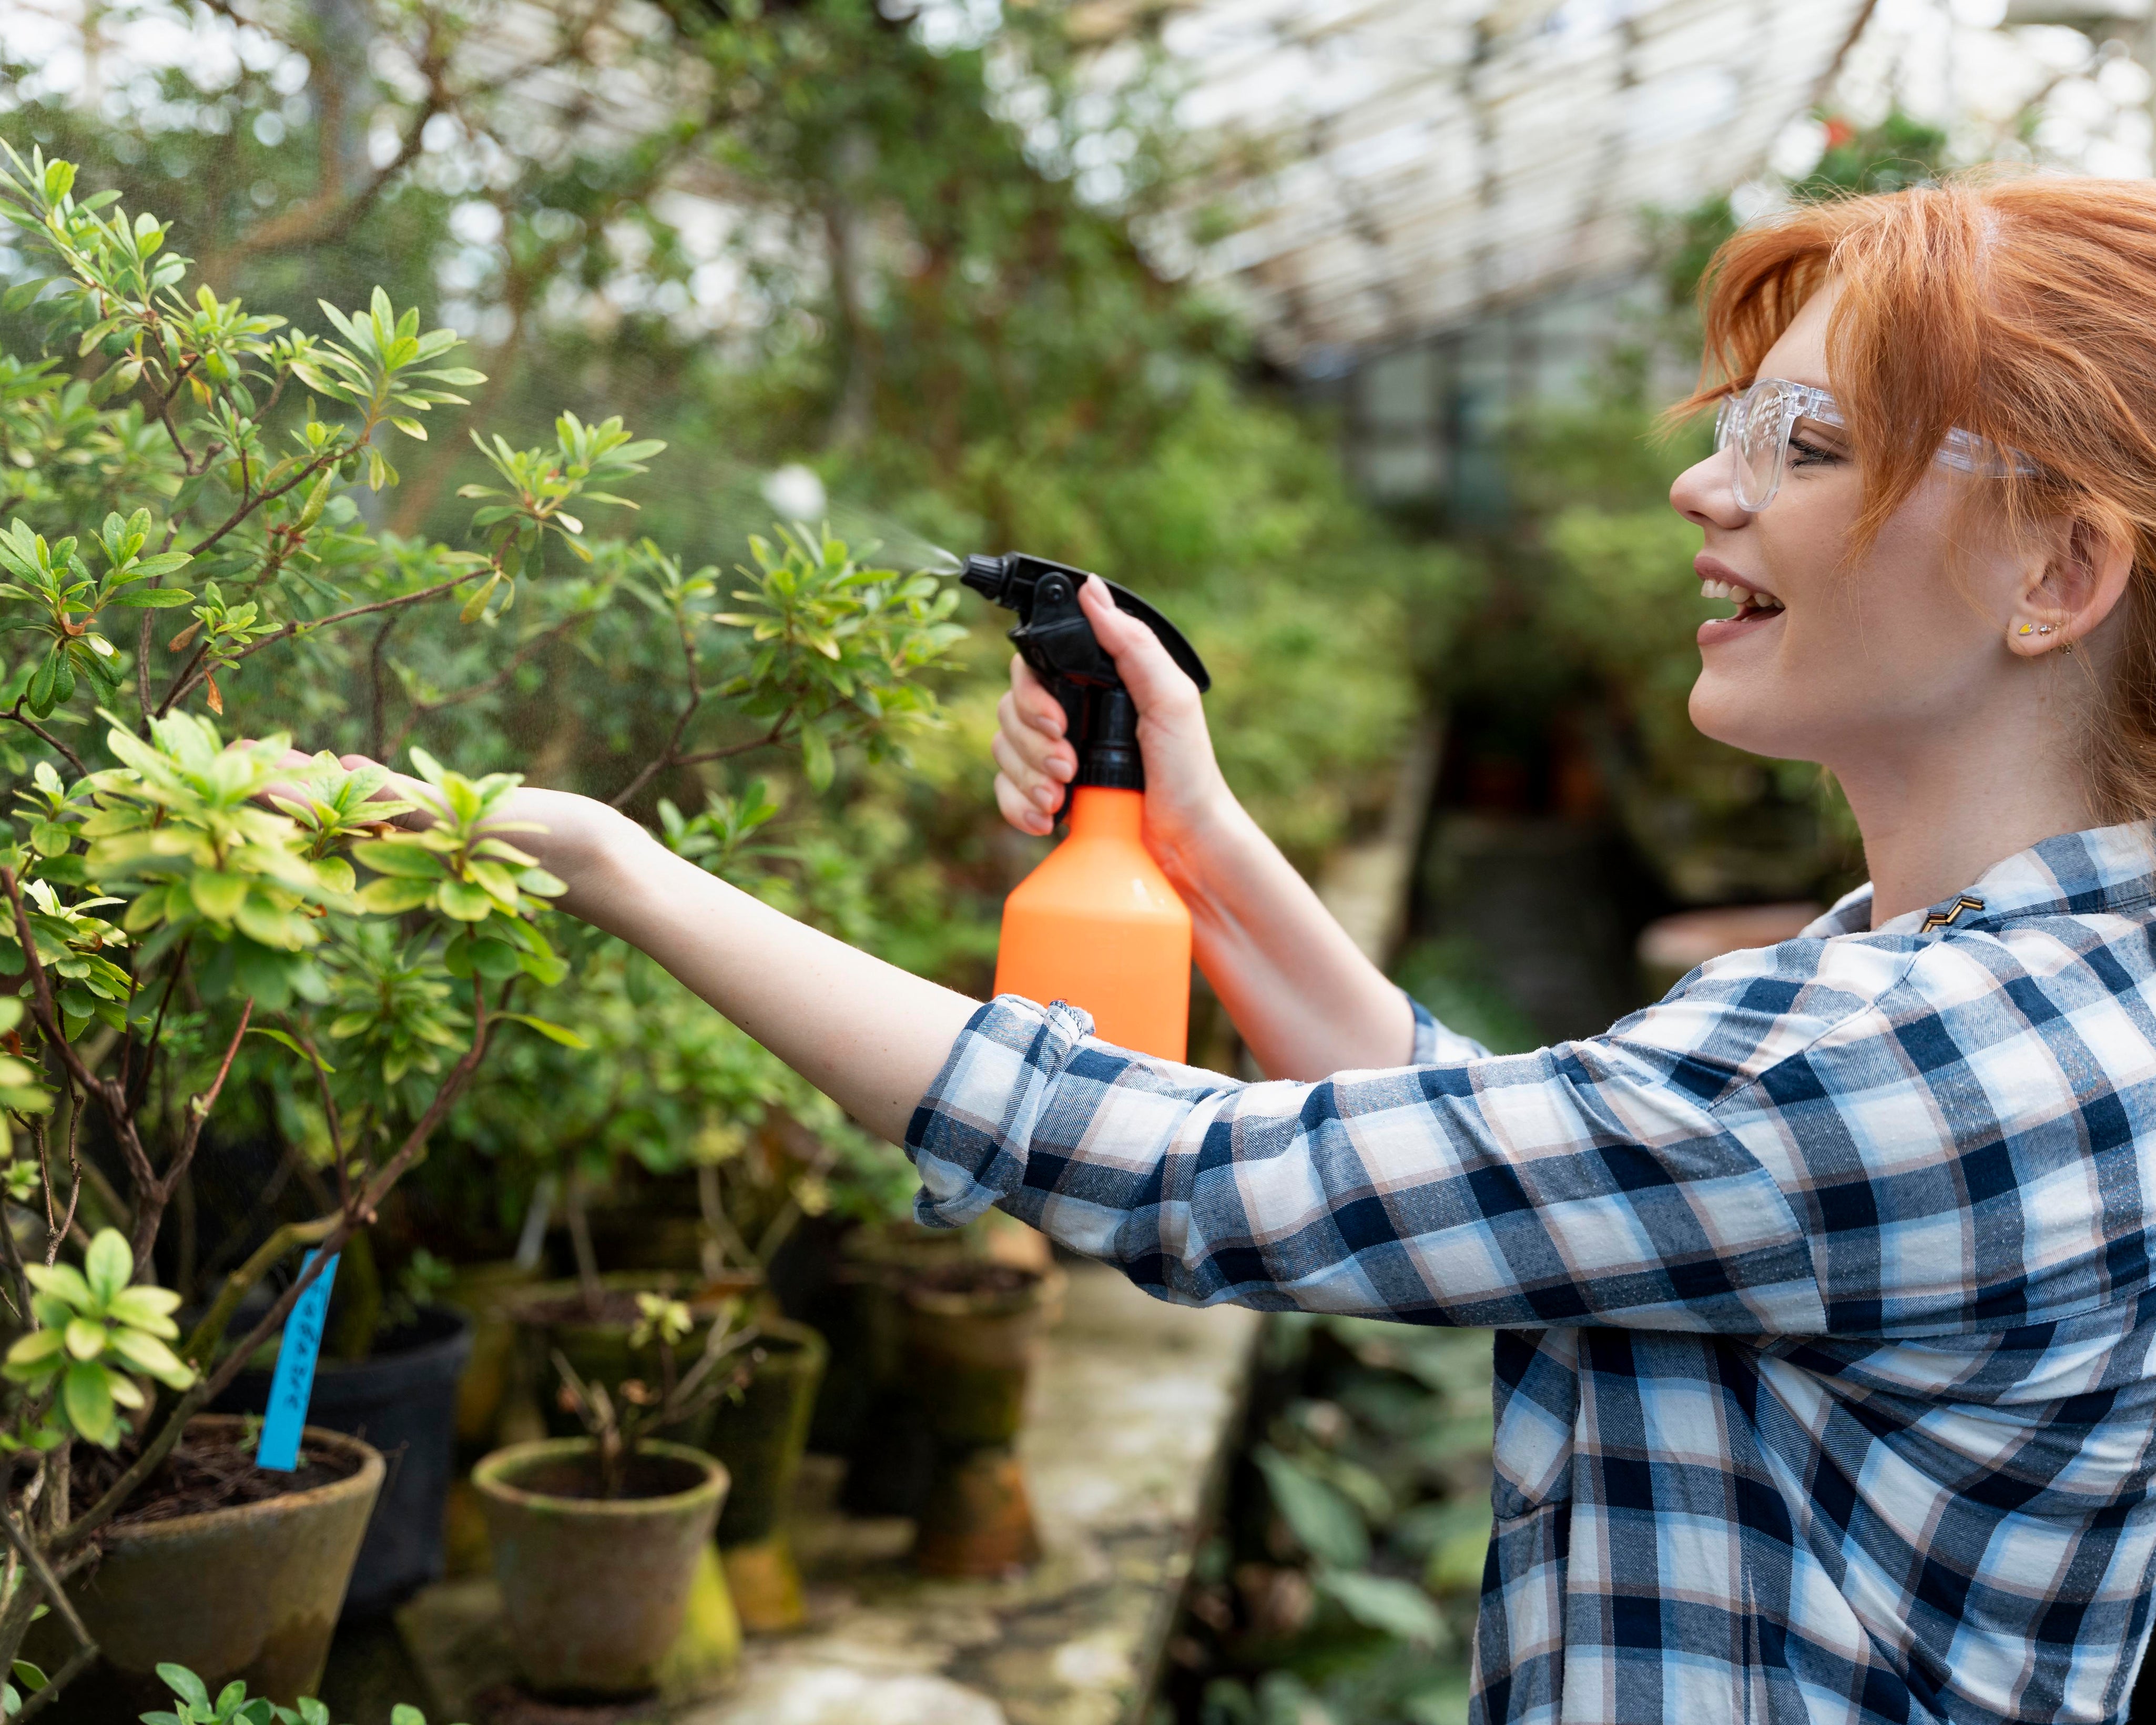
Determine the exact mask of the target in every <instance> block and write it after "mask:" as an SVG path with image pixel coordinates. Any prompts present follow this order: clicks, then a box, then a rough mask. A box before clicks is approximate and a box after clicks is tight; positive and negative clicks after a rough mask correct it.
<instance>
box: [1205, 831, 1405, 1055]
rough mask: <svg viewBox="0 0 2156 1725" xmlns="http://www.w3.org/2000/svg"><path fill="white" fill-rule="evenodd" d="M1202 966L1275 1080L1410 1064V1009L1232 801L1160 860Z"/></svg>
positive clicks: (1271, 844) (1394, 988)
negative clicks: (1192, 840)
mask: <svg viewBox="0 0 2156 1725" xmlns="http://www.w3.org/2000/svg"><path fill="white" fill-rule="evenodd" d="M1163 867H1164V868H1165V869H1166V870H1167V872H1168V875H1169V876H1170V878H1172V879H1173V880H1174V882H1175V885H1176V886H1177V889H1178V891H1180V892H1181V893H1182V895H1183V900H1184V901H1185V902H1186V903H1187V904H1188V906H1189V907H1190V916H1191V939H1192V945H1193V951H1194V953H1195V955H1196V957H1197V960H1198V968H1199V969H1200V970H1202V971H1204V973H1205V978H1206V980H1207V981H1208V982H1209V983H1212V985H1213V990H1214V993H1216V994H1218V995H1219V997H1220V1000H1221V1004H1223V1005H1224V1006H1225V1007H1226V1008H1227V1009H1228V1015H1229V1017H1230V1018H1231V1019H1234V1020H1235V1028H1236V1029H1238V1030H1240V1032H1241V1033H1242V1036H1243V1040H1244V1041H1245V1043H1246V1044H1247V1045H1249V1047H1250V1052H1251V1054H1252V1055H1254V1056H1255V1058H1256V1060H1257V1062H1258V1064H1259V1065H1260V1067H1261V1068H1263V1069H1264V1070H1265V1075H1266V1076H1268V1077H1271V1078H1291V1079H1298V1080H1315V1079H1319V1078H1323V1077H1326V1076H1328V1075H1329V1074H1332V1073H1334V1072H1339V1071H1346V1070H1351V1069H1353V1068H1357V1067H1369V1066H1392V1065H1405V1064H1406V1063H1407V1062H1408V1060H1409V1059H1410V1058H1411V1057H1412V1055H1413V1051H1414V1011H1413V1009H1411V1008H1410V1007H1409V1005H1408V1003H1407V999H1406V997H1405V996H1404V995H1403V994H1402V993H1400V991H1399V988H1396V987H1394V984H1393V983H1391V982H1389V981H1388V980H1387V979H1386V978H1385V976H1384V974H1383V972H1381V971H1380V970H1378V968H1377V966H1376V965H1374V964H1373V963H1371V962H1370V961H1369V960H1368V958H1367V957H1364V956H1363V952H1362V951H1361V949H1360V948H1358V947H1357V946H1356V944H1355V942H1353V940H1351V939H1350V938H1349V937H1348V935H1347V930H1345V929H1344V928H1342V927H1341V926H1340V924H1339V922H1338V921H1337V919H1335V917H1334V916H1333V915H1332V912H1331V911H1327V909H1326V908H1325V906H1324V905H1323V904H1322V902H1320V901H1319V899H1318V896H1317V893H1315V892H1314V891H1312V890H1311V886H1310V883H1309V882H1308V881H1306V880H1304V879H1303V878H1302V876H1301V875H1299V874H1297V873H1296V870H1295V869H1294V867H1293V865H1291V864H1290V863H1289V861H1288V860H1287V859H1286V857H1284V856H1282V855H1281V853H1280V848H1279V847H1278V846H1277V845H1275V844H1274V843H1273V842H1272V840H1271V839H1268V838H1267V837H1266V836H1265V833H1264V831H1263V830H1262V829H1260V827H1259V826H1258V824H1257V823H1256V822H1255V821H1254V820H1252V819H1250V815H1249V814H1247V813H1246V812H1245V810H1244V809H1242V807H1241V806H1240V804H1239V803H1235V802H1234V801H1233V799H1232V798H1229V799H1228V800H1226V801H1225V802H1224V803H1223V805H1222V808H1221V811H1220V813H1219V816H1218V817H1217V818H1216V819H1214V821H1213V822H1212V823H1210V824H1209V828H1208V830H1207V832H1206V834H1205V836H1204V842H1202V843H1200V844H1194V845H1191V846H1190V847H1188V851H1187V852H1185V853H1183V854H1178V855H1174V856H1172V857H1168V858H1163Z"/></svg>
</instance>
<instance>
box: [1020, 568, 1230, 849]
mask: <svg viewBox="0 0 2156 1725" xmlns="http://www.w3.org/2000/svg"><path fill="white" fill-rule="evenodd" d="M1078 603H1080V604H1081V606H1083V607H1084V608H1085V611H1086V618H1087V620H1089V621H1090V622H1091V624H1092V625H1093V633H1094V634H1095V635H1096V636H1097V637H1098V638H1099V639H1100V643H1101V646H1102V648H1103V649H1106V652H1107V655H1108V656H1109V657H1110V658H1111V659H1112V660H1115V661H1116V670H1117V671H1118V672H1119V673H1120V674H1121V675H1122V680H1123V684H1124V686H1125V687H1126V688H1127V689H1128V690H1129V691H1130V693H1131V700H1132V702H1133V703H1134V704H1135V705H1136V706H1137V710H1138V749H1139V752H1140V753H1141V754H1142V756H1143V757H1144V759H1145V771H1146V803H1145V840H1146V846H1147V849H1148V850H1151V851H1152V853H1153V855H1154V856H1155V857H1156V858H1157V859H1158V860H1159V862H1160V864H1161V866H1162V867H1163V868H1164V869H1166V870H1168V874H1169V875H1171V876H1172V877H1177V878H1178V884H1181V881H1182V879H1183V877H1187V876H1188V875H1189V874H1191V873H1192V872H1193V871H1194V870H1195V869H1196V867H1197V865H1198V864H1199V860H1200V859H1201V858H1202V857H1203V855H1204V853H1205V850H1206V849H1207V847H1208V845H1209V844H1211V843H1213V842H1214V840H1215V839H1216V838H1217V835H1218V834H1219V833H1220V832H1221V831H1222V830H1223V829H1224V828H1225V827H1226V825H1227V824H1228V823H1229V816H1230V814H1231V813H1232V812H1233V811H1234V809H1235V796H1234V793H1232V792H1230V791H1229V788H1228V783H1227V781H1226V780H1225V779H1224V778H1222V777H1221V776H1220V767H1219V762H1217V761H1216V760H1214V757H1213V739H1212V737H1211V736H1210V735H1209V733H1208V732H1207V731H1206V728H1205V708H1204V704H1203V702H1202V701H1200V700H1199V694H1198V685H1196V684H1195V683H1193V682H1192V681H1191V680H1190V679H1189V678H1188V676H1186V675H1183V670H1182V669H1181V668H1180V667H1179V666H1178V665H1177V664H1176V662H1175V661H1174V660H1173V659H1171V658H1169V657H1168V649H1166V648H1165V647H1163V646H1162V645H1161V644H1160V638H1159V637H1158V635H1156V634H1153V632H1152V630H1151V629H1147V627H1146V626H1145V625H1144V624H1142V623H1140V622H1139V621H1138V620H1137V619H1136V618H1135V617H1128V616H1126V615H1125V614H1123V613H1122V612H1121V611H1119V610H1117V609H1116V602H1115V599H1114V598H1113V596H1112V595H1111V594H1110V593H1109V592H1108V588H1107V583H1106V582H1104V581H1102V580H1101V579H1100V578H1098V577H1097V576H1095V577H1090V578H1087V580H1086V584H1085V586H1084V587H1082V588H1080V589H1079V593H1078ZM996 719H997V726H998V728H997V732H996V736H995V740H994V742H993V744H992V745H991V747H992V749H993V752H994V755H995V757H996V766H997V768H998V771H997V773H996V806H997V807H998V808H999V809H1002V810H1003V814H1004V819H1005V820H1007V821H1009V823H1010V824H1012V825H1013V826H1014V827H1016V828H1017V829H1019V831H1020V832H1022V833H1031V834H1035V835H1036V836H1039V835H1045V834H1047V833H1049V832H1050V831H1051V830H1053V829H1054V825H1055V819H1054V816H1055V809H1056V808H1057V806H1058V805H1059V804H1060V803H1061V802H1062V801H1063V793H1064V788H1065V786H1066V785H1068V784H1069V783H1070V780H1071V779H1072V778H1074V777H1075V775H1076V773H1077V771H1078V756H1077V752H1076V751H1075V749H1074V748H1073V747H1072V746H1071V744H1070V741H1069V739H1068V738H1067V737H1065V736H1064V734H1063V733H1064V721H1063V708H1062V706H1061V704H1060V702H1059V701H1057V700H1056V699H1055V696H1053V695H1050V693H1049V692H1048V690H1047V688H1046V687H1045V685H1043V684H1042V683H1041V681H1040V680H1039V678H1038V677H1036V676H1035V675H1034V674H1033V672H1032V670H1030V668H1029V667H1028V665H1026V663H1025V661H1024V660H1022V659H1018V658H1014V659H1013V660H1011V686H1010V692H1009V694H1007V695H1005V696H1004V698H1003V701H1002V702H1001V703H1000V704H999V705H998V707H997V709H996Z"/></svg>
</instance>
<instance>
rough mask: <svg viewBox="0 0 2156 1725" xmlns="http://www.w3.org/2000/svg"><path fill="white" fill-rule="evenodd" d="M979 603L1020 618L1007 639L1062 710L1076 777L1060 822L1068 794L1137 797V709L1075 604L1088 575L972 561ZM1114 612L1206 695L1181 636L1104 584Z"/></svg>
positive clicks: (1040, 564) (1199, 665) (1023, 562)
mask: <svg viewBox="0 0 2156 1725" xmlns="http://www.w3.org/2000/svg"><path fill="white" fill-rule="evenodd" d="M1088 579H1089V576H1088V574H1087V572H1086V571H1085V570H1083V569H1075V568H1073V567H1070V565H1069V564H1067V563H1055V562H1050V561H1049V560H1048V559H1047V558H1045V557H1033V556H1029V554H1028V553H1026V552H1018V551H1014V552H1009V553H1007V554H1006V555H1004V556H1002V557H968V558H967V559H966V570H965V573H964V575H963V576H962V580H963V582H964V583H965V584H966V585H967V586H968V587H970V588H973V591H974V592H975V593H979V594H980V595H981V596H982V597H983V598H986V599H988V600H990V601H992V602H993V603H996V604H998V605H1001V606H1003V607H1004V608H1006V609H1007V610H1011V611H1015V612H1016V613H1017V614H1018V619H1019V620H1018V626H1017V627H1016V628H1015V629H1012V630H1011V631H1010V639H1011V642H1012V644H1013V645H1014V646H1015V647H1016V648H1017V649H1018V650H1019V657H1020V658H1022V659H1024V660H1025V662H1026V664H1027V665H1029V667H1031V669H1032V670H1033V673H1034V675H1035V676H1037V677H1039V679H1040V680H1041V681H1042V683H1043V684H1045V685H1046V686H1047V689H1048V691H1049V692H1050V694H1051V695H1053V696H1055V698H1056V700H1057V701H1059V702H1060V704H1061V705H1062V707H1063V716H1064V720H1065V727H1064V728H1065V735H1066V736H1067V737H1069V738H1070V743H1071V746H1072V747H1074V748H1075V749H1076V750H1077V752H1078V773H1077V777H1076V778H1074V779H1073V780H1072V781H1071V783H1070V788H1067V789H1066V790H1065V792H1064V796H1063V802H1062V803H1061V805H1060V807H1059V808H1058V809H1056V811H1055V818H1056V819H1058V820H1060V819H1063V816H1064V814H1065V811H1066V810H1067V809H1069V808H1070V794H1071V792H1072V791H1075V789H1076V788H1078V787H1079V786H1080V785H1106V786H1108V787H1110V788H1116V789H1122V790H1133V791H1142V790H1143V789H1144V788H1145V768H1144V767H1143V765H1142V762H1140V760H1139V757H1138V743H1137V706H1136V705H1135V704H1134V703H1133V702H1132V700H1131V697H1130V693H1129V691H1127V689H1125V688H1124V686H1123V680H1122V677H1120V676H1119V675H1116V662H1115V660H1112V659H1111V658H1110V657H1109V656H1108V654H1107V651H1106V649H1104V648H1103V647H1102V646H1101V642H1100V638H1099V637H1098V636H1096V634H1094V633H1093V625H1092V624H1091V622H1089V621H1088V620H1087V619H1086V613H1085V610H1084V608H1083V607H1081V605H1080V604H1079V603H1078V589H1079V588H1081V587H1082V586H1084V585H1085V583H1086V581H1087V580H1088ZM1102 584H1103V585H1104V586H1106V588H1107V589H1108V592H1109V593H1111V595H1112V596H1113V597H1114V598H1115V601H1116V609H1117V610H1119V611H1122V612H1125V613H1127V614H1128V615H1130V616H1132V617H1135V618H1136V619H1137V620H1138V621H1139V622H1141V623H1142V624H1145V626H1146V627H1147V629H1151V630H1152V632H1153V634H1156V635H1157V636H1158V637H1159V638H1160V643H1161V644H1162V645H1163V647H1165V648H1166V649H1168V657H1169V658H1170V659H1172V660H1174V661H1175V663H1176V665H1178V667H1179V668H1180V669H1181V670H1183V673H1184V674H1185V675H1188V677H1189V679H1190V680H1191V681H1193V683H1195V684H1197V685H1198V689H1199V693H1200V694H1203V693H1204V691H1206V690H1208V689H1209V688H1211V687H1212V685H1213V679H1212V677H1211V676H1210V675H1208V673H1207V671H1206V670H1205V666H1204V662H1203V661H1202V660H1199V657H1198V655H1197V654H1196V652H1194V651H1193V649H1192V648H1191V645H1190V643H1189V642H1188V641H1187V640H1185V639H1183V634H1182V631H1180V630H1179V629H1177V628H1176V626H1175V625H1174V624H1172V623H1170V622H1169V621H1168V619H1166V618H1165V617H1163V616H1162V615H1161V614H1160V613H1159V612H1158V611H1156V610H1155V609H1154V608H1152V606H1151V605H1149V604H1147V603H1146V602H1145V601H1144V600H1143V599H1142V598H1139V597H1138V596H1137V594H1136V593H1132V592H1131V591H1130V590H1129V589H1128V588H1123V587H1118V586H1117V585H1116V583H1114V582H1112V581H1108V582H1104V583H1102Z"/></svg>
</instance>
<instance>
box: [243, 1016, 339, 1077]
mask: <svg viewBox="0 0 2156 1725" xmlns="http://www.w3.org/2000/svg"><path fill="white" fill-rule="evenodd" d="M247 1034H249V1035H250V1036H267V1037H268V1038H269V1040H271V1041H272V1042H276V1043H281V1044H283V1045H284V1046H285V1047H286V1048H289V1049H290V1050H292V1052H293V1053H294V1054H295V1055H299V1057H300V1059H301V1060H305V1061H306V1062H308V1064H310V1065H312V1066H315V1067H316V1068H317V1069H318V1070H321V1071H323V1072H335V1071H336V1067H334V1066H332V1065H331V1064H330V1063H329V1062H328V1061H327V1060H324V1059H323V1058H322V1057H321V1055H318V1054H311V1053H309V1052H308V1050H307V1048H306V1046H305V1044H303V1043H301V1042H300V1041H299V1040H297V1039H296V1038H295V1037H291V1036H287V1035H286V1034H285V1033H284V1032H283V1031H282V1030H273V1029H270V1028H269V1026H268V1025H267V1024H249V1026H248V1027H247Z"/></svg>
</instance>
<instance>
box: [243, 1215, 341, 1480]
mask: <svg viewBox="0 0 2156 1725" xmlns="http://www.w3.org/2000/svg"><path fill="white" fill-rule="evenodd" d="M319 1255H320V1254H319V1253H316V1252H309V1253H308V1254H307V1255H306V1259H305V1262H303V1263H302V1264H301V1265H300V1274H301V1275H302V1276H305V1274H306V1273H307V1268H308V1266H310V1265H311V1264H312V1263H313V1262H314V1261H315V1260H316V1257H318V1256H319ZM336 1267H337V1260H336V1259H335V1258H332V1259H331V1260H330V1261H329V1263H328V1264H327V1265H326V1266H324V1268H323V1271H322V1273H321V1275H320V1276H316V1278H315V1279H314V1281H311V1282H310V1283H309V1284H308V1285H307V1291H306V1292H305V1293H304V1294H302V1295H300V1297H299V1298H298V1299H297V1300H296V1301H294V1302H293V1305H292V1310H291V1312H290V1313H289V1314H288V1315H287V1316H286V1317H285V1337H284V1339H283V1340H282V1341H281V1342H280V1343H278V1344H277V1371H276V1375H275V1376H274V1377H273V1378H270V1380H269V1411H268V1412H266V1413H265V1414H264V1415H263V1416H262V1435H261V1437H260V1438H259V1440H257V1441H256V1443H255V1445H254V1465H255V1466H257V1467H267V1468H271V1469H274V1470H275V1471H277V1472H279V1473H290V1472H291V1471H293V1470H294V1469H295V1468H296V1467H298V1466H299V1465H300V1427H301V1426H303V1425H305V1424H306V1423H307V1404H308V1402H310V1401H311V1400H312V1399H313V1398H314V1394H315V1361H316V1358H318V1357H319V1356H320V1355H321V1351H322V1323H323V1321H324V1320H325V1319H326V1317H328V1316H329V1309H330V1284H331V1282H333V1281H336Z"/></svg>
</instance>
